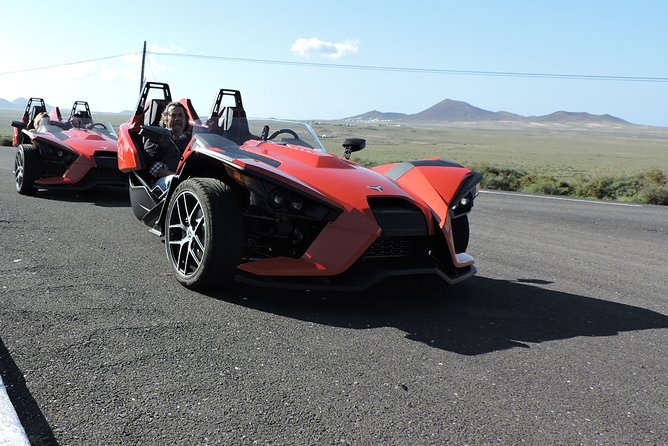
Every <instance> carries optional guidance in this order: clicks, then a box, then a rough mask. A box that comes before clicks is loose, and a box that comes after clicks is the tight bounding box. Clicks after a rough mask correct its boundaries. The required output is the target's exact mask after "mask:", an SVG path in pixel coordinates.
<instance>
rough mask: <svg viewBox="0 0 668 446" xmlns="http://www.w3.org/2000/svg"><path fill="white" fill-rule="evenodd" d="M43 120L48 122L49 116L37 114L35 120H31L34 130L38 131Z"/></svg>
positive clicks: (43, 113)
mask: <svg viewBox="0 0 668 446" xmlns="http://www.w3.org/2000/svg"><path fill="white" fill-rule="evenodd" d="M44 118H46V119H47V121H48V120H49V114H48V113H47V112H41V113H38V114H37V116H35V119H33V120H32V126H33V128H34V129H35V130H38V129H39V126H40V125H42V121H43V120H44ZM45 124H46V122H45Z"/></svg>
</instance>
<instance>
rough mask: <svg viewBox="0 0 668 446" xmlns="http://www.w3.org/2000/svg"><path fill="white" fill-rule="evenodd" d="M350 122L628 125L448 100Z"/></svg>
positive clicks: (607, 118) (601, 118) (606, 118)
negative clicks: (410, 111) (414, 110)
mask: <svg viewBox="0 0 668 446" xmlns="http://www.w3.org/2000/svg"><path fill="white" fill-rule="evenodd" d="M345 120H349V121H405V122H477V121H517V122H539V123H599V124H618V125H619V124H625V125H630V123H629V122H627V121H625V120H623V119H621V118H617V117H615V116H611V115H607V114H606V115H592V114H590V113H584V112H577V113H576V112H566V111H557V112H554V113H551V114H549V115H545V116H522V115H518V114H515V113H510V112H507V111H498V112H492V111H489V110H484V109H482V108H478V107H474V106H473V105H471V104H468V103H466V102H463V101H455V100H452V99H445V100H443V101H441V102H439V103H438V104H436V105H433V106H432V107H429V108H428V109H426V110H423V111H421V112H419V113H415V114H412V115H408V114H403V113H383V112H380V111H378V110H373V111H370V112H368V113H364V114H361V115H357V116H352V117H350V118H345Z"/></svg>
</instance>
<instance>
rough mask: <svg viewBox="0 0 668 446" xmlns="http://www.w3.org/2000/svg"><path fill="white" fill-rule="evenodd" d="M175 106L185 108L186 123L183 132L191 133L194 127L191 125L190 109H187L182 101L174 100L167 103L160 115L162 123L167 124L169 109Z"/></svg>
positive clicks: (164, 125)
mask: <svg viewBox="0 0 668 446" xmlns="http://www.w3.org/2000/svg"><path fill="white" fill-rule="evenodd" d="M173 107H179V108H180V109H181V110H183V113H184V114H185V115H186V124H185V126H184V127H183V133H184V134H186V133H188V134H190V131H191V130H192V128H191V126H190V120H189V119H188V110H186V107H185V106H184V105H183V104H181V103H180V102H176V101H173V102H170V103H169V104H167V106H166V107H165V109H164V110H163V111H162V115H160V125H161V126H162V127H166V126H167V115H169V109H170V108H173Z"/></svg>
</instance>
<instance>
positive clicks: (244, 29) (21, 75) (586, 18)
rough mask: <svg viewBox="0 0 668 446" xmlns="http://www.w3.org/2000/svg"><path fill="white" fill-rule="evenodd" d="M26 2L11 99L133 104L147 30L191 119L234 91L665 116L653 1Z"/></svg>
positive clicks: (283, 102)
mask: <svg viewBox="0 0 668 446" xmlns="http://www.w3.org/2000/svg"><path fill="white" fill-rule="evenodd" d="M29 5H30V6H29V7H28V6H26V3H25V2H18V1H9V0H8V1H5V0H2V1H0V17H2V26H0V55H1V57H0V98H4V99H7V100H10V101H12V100H14V99H16V98H18V97H24V98H28V97H42V98H44V99H45V101H46V102H47V103H48V104H50V105H58V106H60V107H61V108H65V109H67V108H69V107H70V106H71V105H72V103H73V102H74V101H75V100H85V101H88V102H89V103H90V105H91V108H92V109H93V110H94V111H106V112H120V111H122V110H132V109H134V108H135V106H136V104H137V100H138V94H139V88H140V83H141V80H140V73H141V59H142V56H141V53H142V48H143V45H144V42H146V45H147V49H148V56H147V60H146V66H145V78H146V80H149V81H158V82H166V83H168V84H169V85H170V87H171V92H172V95H173V97H174V98H175V99H180V98H183V97H188V98H190V99H191V100H192V101H193V104H194V105H195V108H196V109H197V110H198V112H199V114H201V115H206V114H208V113H209V111H210V108H211V106H212V104H213V101H214V99H215V96H216V93H217V91H218V90H219V89H220V88H231V89H238V90H241V92H242V95H243V98H244V106H245V108H246V112H247V114H248V115H249V116H254V117H277V118H288V119H337V118H343V117H348V116H354V115H357V114H361V113H365V112H368V111H371V110H379V111H383V112H399V113H407V114H411V113H418V112H420V111H422V110H425V109H427V108H429V107H431V106H432V105H434V104H436V103H438V102H440V101H442V100H444V99H454V100H459V101H465V102H468V103H469V104H471V105H474V106H476V107H480V108H483V109H486V110H491V111H502V110H503V111H509V112H513V113H518V114H522V115H526V116H533V115H545V114H549V113H552V112H555V111H558V110H565V111H571V112H589V113H593V114H606V113H607V114H611V115H613V116H617V117H620V118H622V119H625V120H627V121H630V122H632V123H636V124H644V125H656V126H663V127H668V26H667V25H666V24H667V23H668V2H666V1H664V0H635V1H622V0H605V1H599V0H590V1H582V0H578V1H573V0H562V1H559V2H555V1H542V0H534V1H528V0H526V1H524V0H503V1H501V0H498V1H496V0H487V1H483V0H468V1H461V0H454V1H451V0H433V1H432V0H411V1H410V2H408V1H404V2H398V1H395V2H390V1H376V0H365V1H359V0H357V1H350V0H336V1H329V0H323V1H319V2H314V1H301V0H297V1H290V0H286V1H282V2H276V1H252V0H245V1H238V0H237V1H227V0H215V1H211V0H200V1H198V2H186V1H171V0H163V1H161V2H141V1H136V0H135V1H126V0H113V1H109V2H84V1H79V0H70V1H69V2H55V3H54V2H53V1H43V0H33V1H32V2H30V3H29ZM28 9H29V10H30V11H28ZM45 67H47V68H45ZM490 73H497V75H491V74H490ZM498 73H501V74H504V75H498ZM509 73H525V75H507V74H509ZM526 74H530V75H531V76H526ZM544 74H557V75H566V76H567V78H556V79H555V78H549V77H545V76H543V75H544ZM533 75H539V76H533ZM582 76H601V77H607V78H610V77H611V78H612V79H607V80H602V79H600V78H598V77H597V78H595V79H583V78H582ZM620 78H621V79H620ZM624 78H633V79H624ZM637 78H652V79H650V80H644V81H638V80H637Z"/></svg>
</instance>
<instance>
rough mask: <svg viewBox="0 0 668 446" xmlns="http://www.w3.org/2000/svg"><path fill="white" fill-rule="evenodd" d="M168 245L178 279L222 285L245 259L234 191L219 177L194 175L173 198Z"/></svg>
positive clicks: (194, 284) (193, 284)
mask: <svg viewBox="0 0 668 446" xmlns="http://www.w3.org/2000/svg"><path fill="white" fill-rule="evenodd" d="M165 228H166V229H165V248H166V250H167V258H168V259H169V262H170V264H171V266H172V269H173V270H174V273H175V275H176V279H177V280H178V281H179V282H180V283H181V284H182V285H184V286H185V287H187V288H190V289H194V290H203V289H207V288H213V287H219V286H222V285H223V284H224V283H225V281H228V280H231V278H232V276H233V274H234V272H235V270H236V267H237V265H239V262H240V261H241V256H242V254H243V245H244V230H243V219H242V215H241V210H240V209H239V204H238V202H237V199H236V197H235V196H234V194H233V193H232V191H231V190H230V189H229V187H227V185H225V183H223V182H221V181H220V180H216V179H213V178H191V179H188V180H186V181H184V182H183V183H181V184H180V185H179V186H178V187H177V188H176V190H175V191H174V194H173V195H172V198H171V199H170V200H169V205H168V208H167V215H166V220H165Z"/></svg>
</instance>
